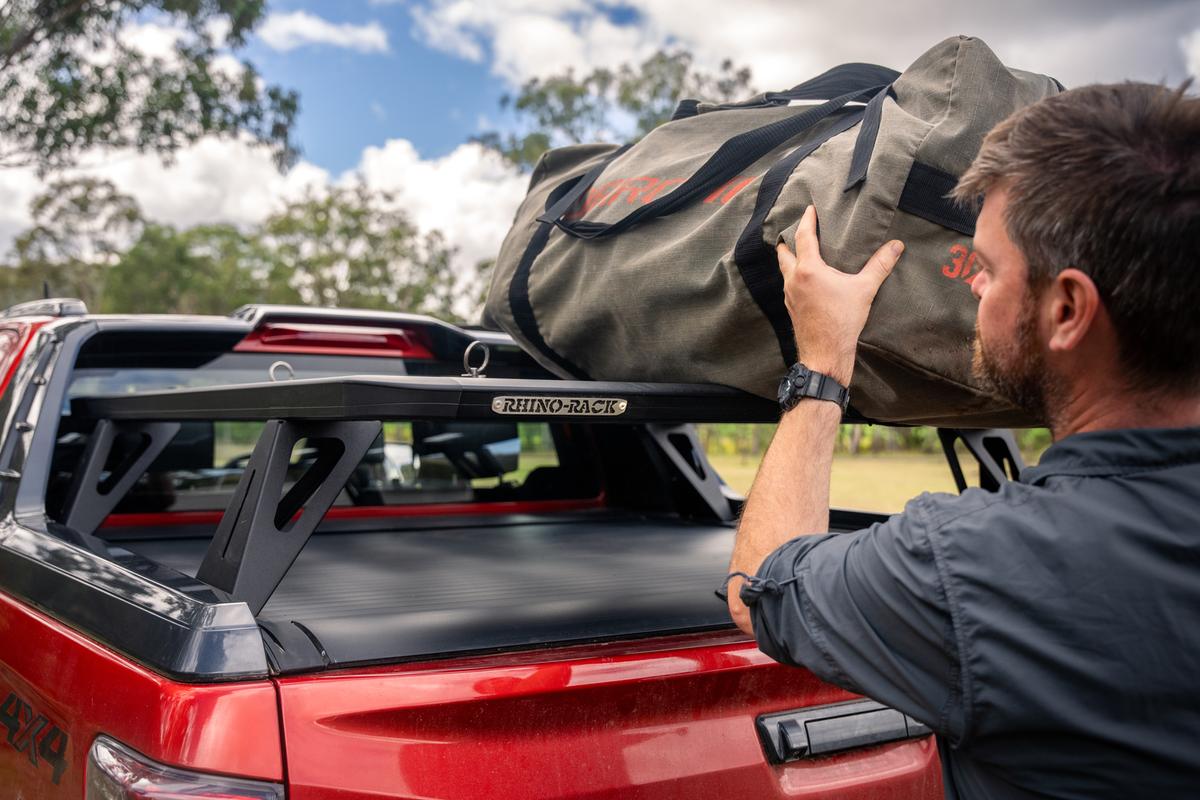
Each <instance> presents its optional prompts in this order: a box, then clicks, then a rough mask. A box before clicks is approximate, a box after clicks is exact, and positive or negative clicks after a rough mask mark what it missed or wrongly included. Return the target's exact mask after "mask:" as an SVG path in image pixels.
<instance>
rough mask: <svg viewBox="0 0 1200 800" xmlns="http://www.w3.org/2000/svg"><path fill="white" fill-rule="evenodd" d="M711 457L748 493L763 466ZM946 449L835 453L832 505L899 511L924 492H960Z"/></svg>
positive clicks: (734, 458)
mask: <svg viewBox="0 0 1200 800" xmlns="http://www.w3.org/2000/svg"><path fill="white" fill-rule="evenodd" d="M709 462H710V463H711V464H712V465H713V468H714V469H716V471H717V473H718V474H719V475H720V476H721V477H722V478H724V480H725V482H726V483H728V484H729V486H730V487H731V488H732V489H734V490H735V491H738V492H741V493H743V494H745V493H746V492H748V491H749V490H750V484H751V483H752V482H753V480H754V475H755V473H756V472H757V471H758V460H757V459H752V458H746V457H743V456H737V455H734V456H724V455H711V456H709ZM956 491H957V489H956V487H955V486H954V478H953V477H951V475H950V468H949V467H948V466H946V459H945V458H944V457H943V456H942V454H941V453H928V454H926V453H881V454H878V455H875V454H871V455H866V454H864V455H853V456H851V455H841V454H839V455H835V456H834V457H833V478H832V481H831V484H830V498H829V500H830V505H832V506H834V507H835V508H850V509H857V510H860V511H881V512H886V513H890V512H894V511H900V510H901V509H903V508H904V504H905V503H907V502H908V501H909V500H911V499H912V498H914V497H916V496H917V495H919V494H920V493H921V492H956Z"/></svg>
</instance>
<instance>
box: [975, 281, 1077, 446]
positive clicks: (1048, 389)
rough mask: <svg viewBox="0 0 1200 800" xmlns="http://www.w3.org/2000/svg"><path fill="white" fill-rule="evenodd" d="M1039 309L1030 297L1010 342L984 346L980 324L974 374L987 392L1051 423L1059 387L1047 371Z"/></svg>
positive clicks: (976, 335) (976, 343)
mask: <svg viewBox="0 0 1200 800" xmlns="http://www.w3.org/2000/svg"><path fill="white" fill-rule="evenodd" d="M1036 308H1037V304H1036V302H1035V298H1034V297H1033V296H1032V294H1031V293H1027V294H1026V296H1025V299H1024V301H1023V302H1022V307H1021V313H1020V315H1019V316H1018V317H1017V328H1016V335H1015V336H1014V337H1013V338H1012V339H1010V340H1008V341H1003V342H984V340H983V337H982V336H980V333H979V321H978V320H976V322H975V342H974V351H975V352H974V357H973V358H972V361H971V372H972V374H973V375H974V377H975V379H976V380H977V381H978V382H979V383H980V384H981V386H982V387H983V388H984V390H986V391H990V392H992V393H994V394H997V395H999V396H1000V397H1003V398H1004V399H1005V400H1008V401H1009V402H1010V403H1012V404H1013V405H1015V406H1016V407H1017V408H1020V409H1022V410H1023V411H1026V412H1028V413H1029V414H1032V415H1033V416H1034V417H1035V418H1037V419H1038V420H1041V421H1043V422H1045V423H1049V422H1050V414H1051V411H1052V408H1051V406H1052V404H1053V400H1054V398H1055V396H1056V394H1055V391H1054V387H1055V386H1056V385H1057V384H1056V383H1055V381H1054V380H1053V379H1052V376H1050V375H1049V373H1048V372H1047V369H1046V358H1045V355H1044V351H1043V349H1042V345H1041V341H1040V340H1039V338H1038V332H1037V318H1036Z"/></svg>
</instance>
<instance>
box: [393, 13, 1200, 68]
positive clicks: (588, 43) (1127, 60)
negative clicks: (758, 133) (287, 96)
mask: <svg viewBox="0 0 1200 800" xmlns="http://www.w3.org/2000/svg"><path fill="white" fill-rule="evenodd" d="M612 5H613V4H612V3H609V2H583V0H425V4H424V5H420V6H415V7H414V8H413V16H414V19H415V20H416V22H417V26H416V34H417V35H418V36H419V37H420V38H422V39H424V41H425V42H426V43H428V44H429V45H430V46H433V47H438V48H441V49H443V50H445V51H447V52H450V53H454V54H457V55H460V56H462V57H464V58H470V59H471V60H475V61H482V60H484V59H485V58H486V59H487V61H488V63H489V65H490V66H491V69H492V71H493V72H494V73H495V74H497V75H499V76H501V77H503V78H505V79H506V80H508V81H509V82H510V83H512V84H519V83H521V82H522V81H524V80H527V79H529V78H531V77H539V76H545V75H548V74H552V73H555V72H559V71H561V70H562V69H564V68H565V67H568V66H570V67H574V68H575V69H577V70H580V71H584V70H589V69H591V68H593V67H596V66H612V65H614V64H617V63H622V62H636V61H637V59H638V58H640V57H642V56H643V55H645V54H646V53H648V52H650V51H653V50H654V49H657V48H660V47H671V46H680V47H684V48H687V49H689V50H691V51H692V52H693V53H694V54H695V55H696V56H697V60H698V61H699V63H700V64H701V65H703V66H706V67H708V68H710V69H711V68H712V67H714V66H716V65H718V64H720V63H721V61H723V60H724V59H726V58H728V59H732V60H733V62H734V63H736V64H739V65H740V64H745V65H748V66H750V67H751V68H752V69H753V71H754V76H755V83H756V84H757V85H758V86H759V87H760V88H764V89H781V88H787V87H788V86H791V85H793V84H795V83H797V82H799V81H800V80H803V79H804V78H806V77H809V76H811V75H813V74H814V73H816V72H820V71H822V70H824V69H826V68H828V67H830V66H832V65H834V64H838V63H841V62H845V61H873V62H876V63H881V64H886V65H889V66H893V67H896V68H898V69H902V68H904V67H905V66H907V65H908V64H909V63H911V62H912V61H913V60H914V59H915V58H916V57H917V56H918V55H920V54H921V53H922V52H923V51H924V50H925V49H927V48H928V47H930V46H932V45H933V44H935V43H936V42H938V41H940V40H941V39H943V38H945V37H947V36H952V35H955V34H960V33H965V34H970V35H974V36H979V37H981V38H983V39H984V40H985V41H987V42H988V44H989V45H991V46H992V48H993V49H994V50H995V51H996V52H997V54H999V55H1000V57H1001V58H1002V59H1004V60H1005V61H1006V62H1007V63H1010V64H1012V65H1013V66H1016V67H1021V68H1024V69H1030V70H1036V71H1039V72H1045V73H1049V74H1051V75H1054V76H1056V77H1058V78H1059V79H1060V80H1062V81H1063V82H1064V83H1066V84H1067V85H1078V84H1081V83H1085V82H1091V81H1100V80H1121V79H1126V78H1133V79H1143V80H1151V81H1158V80H1162V79H1163V78H1166V79H1167V80H1169V81H1172V80H1178V79H1180V78H1182V77H1183V75H1184V70H1185V64H1184V58H1183V54H1182V53H1181V51H1180V48H1179V46H1178V36H1179V33H1178V32H1179V31H1187V30H1192V29H1194V28H1196V26H1197V24H1200V12H1198V11H1197V6H1196V5H1195V4H1194V3H1190V2H1178V1H1175V2H1172V1H1171V0H1153V1H1151V2H1141V3H1136V4H1133V3H1124V2H1121V0H1061V1H1060V2H1056V3H1045V2H1044V1H1043V0H1010V2H1006V3H987V4H985V3H961V2H958V0H907V1H906V2H903V3H896V2H894V0H871V1H870V2H863V1H862V0H860V2H843V3H820V4H817V3H814V2H791V3H781V2H778V0H739V2H737V3H730V2H728V0H692V1H691V2H689V3H687V4H686V5H685V6H681V4H680V3H679V2H678V0H630V1H629V2H627V3H622V7H624V8H628V9H632V10H633V11H634V12H635V13H636V15H637V16H638V19H636V20H634V21H632V22H630V23H628V24H621V25H617V24H614V23H613V22H612V21H611V20H610V18H609V15H608V14H607V13H606V9H607V8H609V7H611V6H612ZM864 20H869V23H868V24H864ZM1035 20H1036V22H1037V24H1033V22H1034V21H1035ZM1188 41H1189V44H1187V45H1186V47H1195V44H1194V40H1191V39H1189V40H1188ZM1189 52H1190V51H1189Z"/></svg>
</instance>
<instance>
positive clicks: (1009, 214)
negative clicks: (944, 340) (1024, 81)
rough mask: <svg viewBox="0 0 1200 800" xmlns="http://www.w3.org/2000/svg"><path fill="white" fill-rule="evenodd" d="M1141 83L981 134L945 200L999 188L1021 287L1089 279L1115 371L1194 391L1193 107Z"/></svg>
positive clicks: (1198, 336) (1198, 368) (1198, 124)
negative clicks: (1114, 348) (1062, 274)
mask: <svg viewBox="0 0 1200 800" xmlns="http://www.w3.org/2000/svg"><path fill="white" fill-rule="evenodd" d="M1188 86H1189V84H1188V83H1185V84H1184V85H1183V86H1181V87H1180V88H1179V89H1178V90H1170V89H1167V88H1166V87H1163V86H1157V85H1153V84H1146V83H1120V84H1109V85H1095V86H1084V87H1081V88H1078V89H1072V90H1070V91H1067V92H1063V93H1062V94H1058V95H1055V96H1054V97H1049V98H1046V99H1045V100H1042V101H1041V102H1038V103H1036V104H1034V105H1032V106H1029V107H1028V108H1024V109H1022V110H1021V111H1018V112H1016V113H1015V114H1013V115H1012V116H1010V117H1009V118H1008V119H1006V120H1004V121H1003V122H1001V123H1000V124H999V125H997V126H996V127H995V129H993V130H992V132H991V133H989V134H988V136H987V138H986V139H985V140H984V143H983V147H982V148H981V149H980V151H979V155H978V156H977V157H976V158H975V162H974V163H973V164H972V165H971V167H970V169H968V170H967V172H966V173H965V174H964V175H963V177H962V179H961V180H960V181H959V183H958V186H957V188H956V189H955V190H954V196H955V197H956V198H957V199H958V200H959V201H960V202H974V201H976V200H977V198H979V197H981V196H982V195H983V194H984V193H986V192H987V191H988V190H990V189H992V188H995V187H1003V188H1005V189H1007V190H1008V209H1007V211H1006V214H1005V225H1006V228H1007V230H1008V235H1009V237H1011V238H1012V240H1013V242H1014V243H1015V244H1016V246H1017V247H1018V248H1020V250H1021V252H1022V253H1023V254H1024V256H1025V259H1026V260H1027V261H1028V263H1029V281H1030V285H1031V287H1034V288H1036V287H1039V286H1042V285H1045V283H1046V282H1048V281H1049V280H1050V279H1052V278H1053V277H1054V276H1055V275H1057V274H1058V273H1059V271H1061V270H1063V269H1065V268H1067V267H1075V268H1076V269H1079V270H1081V271H1083V272H1084V273H1086V274H1087V275H1088V276H1089V277H1091V279H1092V281H1094V282H1095V284H1096V287H1097V288H1098V289H1099V291H1100V295H1101V297H1102V299H1103V301H1104V305H1105V307H1106V308H1107V309H1108V312H1109V314H1110V316H1111V317H1112V319H1113V324H1114V326H1115V328H1116V334H1117V337H1118V342H1119V345H1120V349H1121V354H1120V355H1121V360H1122V362H1123V364H1122V366H1123V367H1124V368H1125V369H1126V370H1127V372H1129V373H1130V374H1131V376H1132V377H1135V378H1138V379H1140V380H1141V381H1142V382H1143V383H1148V384H1150V385H1152V386H1154V387H1156V388H1165V389H1177V390H1178V389H1182V390H1185V391H1191V390H1195V389H1197V388H1200V321H1198V319H1197V316H1198V315H1200V98H1196V97H1194V96H1191V95H1188V94H1187V89H1188Z"/></svg>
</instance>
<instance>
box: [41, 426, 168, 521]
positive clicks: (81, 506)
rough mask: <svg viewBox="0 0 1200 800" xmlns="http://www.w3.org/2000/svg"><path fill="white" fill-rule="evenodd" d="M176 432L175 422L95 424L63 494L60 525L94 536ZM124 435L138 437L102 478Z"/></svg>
mask: <svg viewBox="0 0 1200 800" xmlns="http://www.w3.org/2000/svg"><path fill="white" fill-rule="evenodd" d="M178 432H179V423H178V422H114V421H113V420H110V419H102V420H99V421H97V422H96V427H95V429H94V430H93V431H92V435H91V436H90V437H88V443H87V447H85V448H84V451H83V456H82V457H81V459H80V465H81V466H80V468H79V469H77V470H75V474H74V476H73V477H72V479H71V486H70V488H69V489H68V490H67V497H66V501H65V503H64V505H63V519H62V524H63V525H65V526H67V527H68V528H70V529H71V530H73V531H74V532H75V533H77V534H79V535H80V536H82V537H85V539H86V538H87V537H90V536H91V535H92V534H94V533H95V532H96V529H97V528H99V527H100V523H102V522H104V518H105V517H107V516H108V515H109V514H111V513H112V511H113V509H114V508H116V507H117V504H119V503H120V502H121V500H123V499H124V498H125V495H127V494H129V490H130V489H132V488H133V485H134V484H135V483H137V480H138V478H140V477H142V474H143V473H144V472H145V471H146V468H147V467H149V466H150V464H151V463H152V462H153V461H154V459H155V458H157V457H158V455H159V453H161V452H162V451H163V450H164V449H165V448H166V446H167V445H168V444H170V442H171V439H173V438H174V437H175V434H176V433H178ZM127 435H134V436H137V437H139V438H138V441H137V443H136V444H134V445H133V447H132V448H130V449H129V450H128V452H126V453H125V454H124V455H123V457H122V459H121V461H120V462H119V463H117V464H115V465H113V466H112V468H111V470H109V472H108V474H107V475H105V474H104V471H105V467H106V466H108V461H109V458H110V456H111V455H112V453H113V450H114V448H115V447H116V446H117V444H118V442H119V441H120V440H121V438H122V437H126V436H127Z"/></svg>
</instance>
